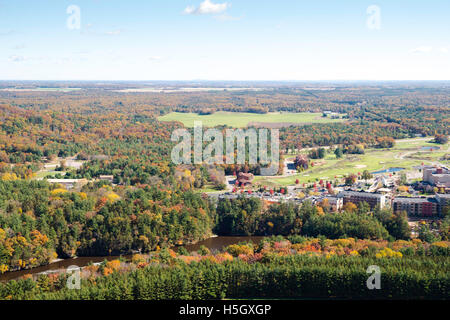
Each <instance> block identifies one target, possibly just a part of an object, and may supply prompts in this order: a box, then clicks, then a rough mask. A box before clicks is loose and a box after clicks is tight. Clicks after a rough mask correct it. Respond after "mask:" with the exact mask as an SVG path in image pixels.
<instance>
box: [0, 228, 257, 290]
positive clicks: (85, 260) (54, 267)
mask: <svg viewBox="0 0 450 320" xmlns="http://www.w3.org/2000/svg"><path fill="white" fill-rule="evenodd" d="M263 238H264V237H256V236H252V237H212V238H209V239H206V240H203V241H199V242H197V243H195V244H188V245H184V246H183V247H184V248H186V250H187V251H189V252H193V251H197V250H199V249H200V246H202V245H203V246H205V247H207V248H208V249H209V250H211V251H219V250H222V249H223V248H225V247H227V246H229V245H232V244H237V243H239V242H242V241H245V242H253V243H255V244H257V243H259V242H260V241H261V240H262V239H263ZM174 249H175V251H176V250H177V247H175V248H174ZM131 256H132V255H123V256H122V257H124V258H126V259H131ZM118 258H119V256H99V257H77V258H72V259H64V260H60V261H57V262H53V263H50V264H48V265H46V266H41V267H37V268H33V269H28V270H20V271H12V272H6V273H4V274H0V281H2V282H3V281H9V280H14V279H18V278H20V277H22V276H24V275H28V274H31V275H32V276H36V275H38V274H40V273H52V272H61V271H64V270H66V269H67V268H69V267H71V266H77V267H85V266H87V265H89V264H90V263H100V262H103V261H104V260H105V259H106V260H108V261H110V260H114V259H118Z"/></svg>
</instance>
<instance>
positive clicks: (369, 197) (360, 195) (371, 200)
mask: <svg viewBox="0 0 450 320" xmlns="http://www.w3.org/2000/svg"><path fill="white" fill-rule="evenodd" d="M338 197H339V198H343V202H344V204H346V203H347V202H352V203H354V204H356V205H357V204H358V203H360V202H367V203H368V204H369V205H370V208H371V209H373V208H375V207H376V206H379V207H380V209H382V208H384V207H385V206H386V196H385V195H384V194H379V193H371V192H359V191H341V192H339V194H338Z"/></svg>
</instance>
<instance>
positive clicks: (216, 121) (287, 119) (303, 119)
mask: <svg viewBox="0 0 450 320" xmlns="http://www.w3.org/2000/svg"><path fill="white" fill-rule="evenodd" d="M158 120H159V121H179V122H181V123H183V125H184V126H185V127H193V126H194V121H202V124H203V126H205V127H214V126H218V125H228V126H230V127H235V128H243V127H246V126H247V125H248V123H249V122H270V123H330V122H341V121H345V120H344V119H331V118H328V117H327V118H324V117H322V113H310V112H301V113H292V112H271V113H266V114H256V113H244V112H223V111H219V112H216V113H214V114H208V115H199V114H197V113H181V112H172V113H169V114H166V115H164V116H162V117H159V118H158Z"/></svg>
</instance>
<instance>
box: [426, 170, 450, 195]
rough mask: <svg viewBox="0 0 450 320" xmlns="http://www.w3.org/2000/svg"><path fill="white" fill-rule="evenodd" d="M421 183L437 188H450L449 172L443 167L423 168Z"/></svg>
mask: <svg viewBox="0 0 450 320" xmlns="http://www.w3.org/2000/svg"><path fill="white" fill-rule="evenodd" d="M423 181H425V182H428V183H429V184H431V185H433V186H436V187H438V188H444V189H448V188H450V170H449V169H448V168H444V167H433V166H424V167H423Z"/></svg>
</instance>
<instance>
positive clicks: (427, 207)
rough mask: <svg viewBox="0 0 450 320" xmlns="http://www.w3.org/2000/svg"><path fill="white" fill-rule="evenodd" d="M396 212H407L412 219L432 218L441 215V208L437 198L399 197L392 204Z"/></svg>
mask: <svg viewBox="0 0 450 320" xmlns="http://www.w3.org/2000/svg"><path fill="white" fill-rule="evenodd" d="M392 207H393V209H394V212H400V211H406V213H407V214H408V216H412V217H432V216H437V215H440V213H441V212H440V211H441V210H440V209H441V206H440V205H439V202H438V201H437V199H436V198H435V197H429V198H410V197H397V198H395V199H394V201H393V202H392Z"/></svg>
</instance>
